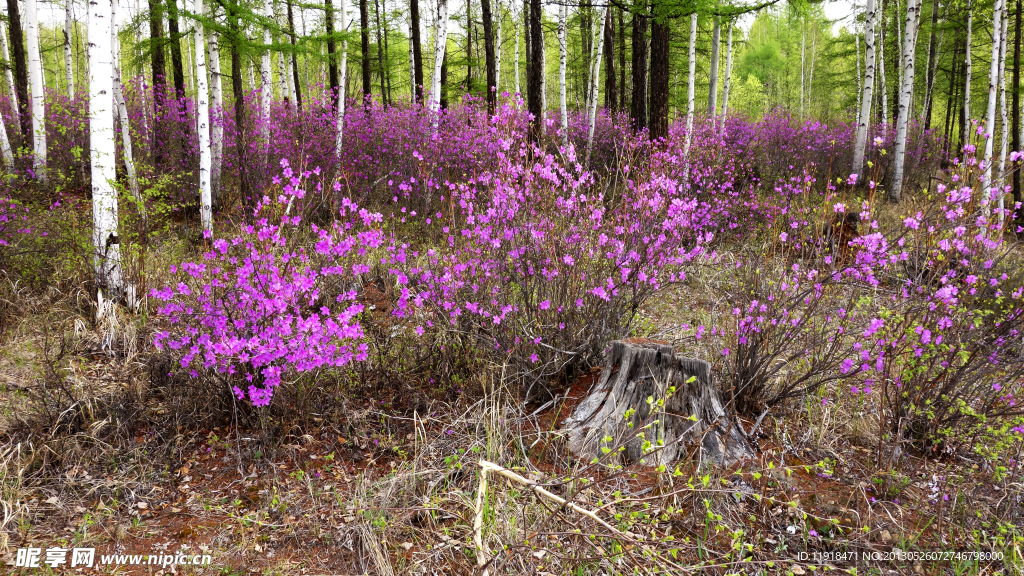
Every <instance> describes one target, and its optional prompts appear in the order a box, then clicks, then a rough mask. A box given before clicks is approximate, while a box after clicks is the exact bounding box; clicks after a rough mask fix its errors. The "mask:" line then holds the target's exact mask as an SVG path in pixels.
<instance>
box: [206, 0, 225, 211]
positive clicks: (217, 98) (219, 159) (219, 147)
mask: <svg viewBox="0 0 1024 576" xmlns="http://www.w3.org/2000/svg"><path fill="white" fill-rule="evenodd" d="M211 8H213V10H211V17H212V16H215V15H216V5H214V6H211ZM207 49H208V52H209V56H210V62H209V66H210V88H211V90H210V91H211V94H210V97H211V99H212V104H213V114H214V115H215V118H222V117H223V115H224V83H223V80H222V78H221V75H220V40H219V38H218V37H217V34H215V33H211V34H210V41H209V44H208V46H207ZM211 120H213V119H211ZM210 153H211V154H210V156H211V159H210V200H211V206H212V207H213V208H214V209H216V208H218V207H220V175H221V166H222V165H223V158H224V125H223V123H221V122H219V121H213V122H212V125H211V127H210Z"/></svg>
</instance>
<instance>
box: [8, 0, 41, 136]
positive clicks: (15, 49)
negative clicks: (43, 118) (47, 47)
mask: <svg viewBox="0 0 1024 576" xmlns="http://www.w3.org/2000/svg"><path fill="white" fill-rule="evenodd" d="M7 17H8V22H9V23H10V33H11V49H12V50H11V56H12V57H13V58H14V79H15V80H16V81H17V90H15V91H13V92H11V94H17V97H16V99H15V104H16V105H17V106H18V110H19V111H20V114H19V115H18V119H19V121H20V123H21V138H22V141H23V142H25V143H26V145H27V143H28V141H29V140H31V138H32V123H31V117H30V115H29V114H30V113H29V108H30V101H29V97H28V83H29V80H28V58H27V57H26V55H25V35H24V34H23V33H22V30H21V13H20V10H19V7H18V0H7ZM37 53H38V51H37Z"/></svg>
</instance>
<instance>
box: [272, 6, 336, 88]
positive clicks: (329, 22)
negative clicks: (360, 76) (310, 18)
mask: <svg viewBox="0 0 1024 576" xmlns="http://www.w3.org/2000/svg"><path fill="white" fill-rule="evenodd" d="M268 1H269V0H268ZM324 25H325V27H326V29H327V78H328V82H330V88H331V104H332V105H334V106H335V107H337V105H338V86H339V84H338V60H337V58H335V45H334V0H324ZM342 32H344V30H342Z"/></svg>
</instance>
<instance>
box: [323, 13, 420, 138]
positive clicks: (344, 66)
mask: <svg viewBox="0 0 1024 576" xmlns="http://www.w3.org/2000/svg"><path fill="white" fill-rule="evenodd" d="M346 4H347V3H346V1H345V0H341V8H340V9H339V10H338V12H337V14H338V18H339V20H340V21H339V22H338V25H337V27H336V28H335V29H336V30H341V31H342V32H348V14H347V13H346V11H347V10H348V6H347V5H346ZM347 38H348V37H347V36H346V39H345V40H342V41H341V62H340V64H341V65H340V67H339V68H340V72H341V74H340V75H339V78H338V84H339V85H340V86H341V88H340V90H339V91H338V111H337V122H338V134H337V137H336V138H335V142H334V157H335V158H341V149H342V148H341V147H342V144H343V143H344V139H345V96H346V94H345V86H346V85H348V39H347ZM411 43H412V42H411V41H410V44H411ZM412 84H414V86H413V100H415V97H416V96H415V89H416V87H415V84H416V81H415V78H414V79H413V82H412Z"/></svg>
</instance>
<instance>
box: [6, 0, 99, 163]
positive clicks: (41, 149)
mask: <svg viewBox="0 0 1024 576" xmlns="http://www.w3.org/2000/svg"><path fill="white" fill-rule="evenodd" d="M104 22H105V23H106V25H107V26H110V14H109V11H108V14H107V16H106V17H105V19H104ZM107 35H108V36H109V32H108V33H107ZM25 36H26V44H27V47H26V48H27V50H28V78H29V87H30V88H31V92H32V93H31V96H30V98H31V99H32V152H33V155H32V170H33V171H34V172H35V176H36V178H37V179H38V180H39V181H40V182H46V118H45V116H44V113H45V107H44V102H45V98H46V95H45V93H44V92H43V66H42V62H41V61H40V58H39V17H38V14H37V12H36V0H25ZM105 42H109V38H108V39H107V40H106V41H105ZM109 59H110V54H107V60H108V61H109ZM108 78H109V75H108ZM108 94H109V92H108ZM108 111H109V108H108Z"/></svg>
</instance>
